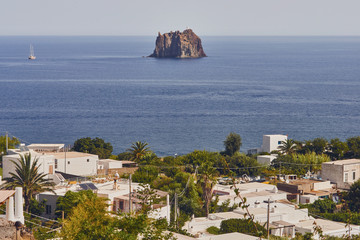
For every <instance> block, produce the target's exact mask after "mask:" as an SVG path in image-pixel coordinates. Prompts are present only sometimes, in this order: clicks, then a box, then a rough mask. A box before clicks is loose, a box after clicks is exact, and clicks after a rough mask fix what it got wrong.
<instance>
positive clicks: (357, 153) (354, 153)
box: [346, 136, 360, 158]
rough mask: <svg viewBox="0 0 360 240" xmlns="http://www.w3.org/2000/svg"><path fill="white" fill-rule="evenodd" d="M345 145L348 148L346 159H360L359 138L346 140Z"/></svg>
mask: <svg viewBox="0 0 360 240" xmlns="http://www.w3.org/2000/svg"><path fill="white" fill-rule="evenodd" d="M346 143H347V145H348V147H349V152H348V154H347V157H348V158H360V136H358V137H352V138H348V139H347V140H346Z"/></svg>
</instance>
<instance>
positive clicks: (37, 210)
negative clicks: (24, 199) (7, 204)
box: [29, 198, 46, 216]
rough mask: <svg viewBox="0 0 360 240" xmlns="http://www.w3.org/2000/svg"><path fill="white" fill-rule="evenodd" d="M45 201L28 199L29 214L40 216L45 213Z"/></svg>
mask: <svg viewBox="0 0 360 240" xmlns="http://www.w3.org/2000/svg"><path fill="white" fill-rule="evenodd" d="M45 206H46V200H42V201H41V202H39V201H38V200H36V199H35V198H32V199H30V206H29V213H32V214H35V215H38V216H40V215H41V214H42V213H43V212H44V211H45Z"/></svg>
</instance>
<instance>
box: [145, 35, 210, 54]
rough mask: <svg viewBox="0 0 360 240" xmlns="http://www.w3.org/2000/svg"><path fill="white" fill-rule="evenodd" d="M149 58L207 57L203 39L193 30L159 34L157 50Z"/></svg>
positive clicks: (156, 44)
mask: <svg viewBox="0 0 360 240" xmlns="http://www.w3.org/2000/svg"><path fill="white" fill-rule="evenodd" d="M149 57H156V58H200V57H206V54H205V52H204V49H203V48H202V45H201V39H200V38H199V37H198V36H197V35H196V34H195V33H194V32H193V30H191V29H186V30H184V31H183V32H180V31H176V32H172V31H171V32H169V33H164V34H160V32H159V34H158V36H157V38H156V43H155V50H154V52H153V54H151V55H150V56H149Z"/></svg>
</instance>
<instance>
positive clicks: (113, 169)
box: [97, 167, 138, 176]
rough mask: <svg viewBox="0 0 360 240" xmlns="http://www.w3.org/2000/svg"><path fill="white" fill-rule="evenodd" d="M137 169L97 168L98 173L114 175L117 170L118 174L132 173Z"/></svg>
mask: <svg viewBox="0 0 360 240" xmlns="http://www.w3.org/2000/svg"><path fill="white" fill-rule="evenodd" d="M137 169H138V167H132V168H112V169H98V170H97V174H98V175H111V176H112V175H115V173H116V172H117V173H118V174H119V175H120V176H121V175H122V174H134V172H135V171H136V170H137Z"/></svg>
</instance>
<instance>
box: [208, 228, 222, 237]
mask: <svg viewBox="0 0 360 240" xmlns="http://www.w3.org/2000/svg"><path fill="white" fill-rule="evenodd" d="M206 231H207V232H208V233H210V234H214V235H218V234H220V229H219V228H217V227H214V226H212V227H209V228H207V229H206Z"/></svg>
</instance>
